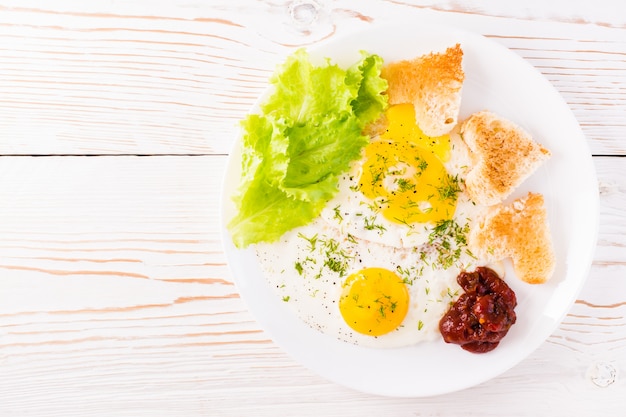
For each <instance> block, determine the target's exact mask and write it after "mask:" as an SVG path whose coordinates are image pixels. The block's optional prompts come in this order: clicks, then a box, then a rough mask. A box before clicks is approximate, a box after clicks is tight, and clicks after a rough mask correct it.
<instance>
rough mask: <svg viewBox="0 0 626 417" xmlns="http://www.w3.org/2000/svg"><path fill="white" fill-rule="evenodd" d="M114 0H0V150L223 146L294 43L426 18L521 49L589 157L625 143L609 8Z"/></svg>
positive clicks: (623, 37)
mask: <svg viewBox="0 0 626 417" xmlns="http://www.w3.org/2000/svg"><path fill="white" fill-rule="evenodd" d="M115 3H116V4H113V3H111V2H108V1H94V2H70V1H64V2H59V3H58V4H56V3H55V4H54V5H53V3H48V2H41V1H39V2H36V1H28V2H18V1H13V2H11V1H5V2H3V3H0V61H1V62H2V66H1V67H0V91H1V92H2V95H1V96H0V129H1V130H2V131H3V132H5V135H6V137H5V140H3V141H2V142H1V143H0V152H1V153H4V154H32V153H36V154H59V153H61V154H64V153H72V154H76V153H78V154H119V153H121V154H156V153H160V154H170V153H171V154H210V153H217V154H225V153H227V152H228V151H229V149H230V145H231V143H232V141H233V139H234V138H235V137H236V134H237V123H238V120H240V119H241V117H242V116H243V115H244V114H245V113H246V111H248V109H249V108H250V107H251V106H252V104H253V103H254V102H255V100H256V98H257V97H258V96H259V95H260V94H261V92H262V91H263V90H264V89H265V88H266V86H267V79H268V78H269V76H270V75H271V73H272V71H273V69H274V68H275V66H276V65H277V64H278V63H279V62H281V61H282V59H283V58H284V57H285V56H286V55H287V54H289V53H290V52H293V51H294V50H295V49H296V48H298V47H301V46H307V45H311V44H313V43H315V42H320V41H331V40H332V39H335V38H337V37H340V36H343V35H345V34H347V33H350V32H354V31H359V30H367V28H368V27H369V26H371V25H377V24H386V23H390V22H394V21H397V20H398V19H403V20H410V19H418V20H420V21H421V20H427V21H431V20H433V19H436V20H441V21H445V22H447V23H449V24H453V25H456V26H458V27H460V28H465V29H469V30H473V31H476V32H478V33H481V34H484V35H485V36H488V37H490V38H492V39H494V40H495V41H497V42H500V43H502V44H503V45H505V46H507V47H509V48H511V49H512V50H513V51H515V52H516V53H518V54H519V55H520V56H522V57H523V58H525V59H527V60H528V61H529V62H530V63H531V64H533V65H534V66H535V67H537V69H538V70H539V71H541V72H542V73H543V74H544V75H545V76H546V77H547V78H548V80H549V81H550V82H551V83H552V84H553V85H554V86H555V87H556V88H557V89H558V90H559V91H560V92H561V94H562V95H563V97H564V99H565V100H566V101H567V102H568V104H569V105H570V107H571V108H572V110H573V112H574V114H575V115H576V117H577V118H578V120H579V122H580V124H581V125H582V127H583V130H584V132H585V134H586V135H587V136H588V138H589V139H590V145H591V147H592V151H593V152H594V153H595V154H600V155H604V154H616V153H620V154H623V147H622V145H621V144H620V140H621V138H622V137H623V136H624V133H625V132H626V123H625V122H624V120H625V119H624V117H623V116H624V114H626V76H625V75H624V74H626V71H625V69H626V60H625V59H624V57H625V56H626V27H625V25H624V24H623V23H622V22H621V21H620V20H619V17H617V16H619V14H616V13H613V8H609V9H607V8H606V7H604V8H603V7H599V8H598V9H597V10H596V9H595V8H594V10H593V12H590V11H589V10H587V9H588V8H583V7H582V6H577V7H574V8H573V9H572V10H569V9H568V10H569V11H567V12H566V11H565V10H561V9H560V8H556V7H554V6H552V7H548V6H545V5H542V4H543V3H540V2H538V1H534V2H533V5H534V6H535V7H534V8H531V7H527V6H524V7H520V6H519V5H517V6H514V7H512V8H511V3H507V6H503V5H500V4H499V3H497V2H491V5H486V4H482V2H469V3H467V4H465V2H464V3H463V5H460V4H457V3H455V2H420V3H418V4H416V3H412V2H403V1H362V2H350V1H336V2H331V1H328V0H325V1H319V4H320V5H321V8H320V11H319V12H318V16H319V17H318V18H317V20H316V21H315V22H314V23H313V24H312V25H309V26H307V27H306V28H302V27H300V26H297V25H294V23H293V20H292V19H291V17H290V15H289V13H288V10H289V4H290V2H289V1H278V2H264V1H252V0H249V1H243V2H242V1H238V2H232V1H208V2H191V3H190V4H186V3H183V2H181V3H180V4H178V3H176V2H161V1H159V2H154V3H152V2H150V3H149V4H150V6H149V7H148V6H147V4H148V3H146V2H142V1H126V2H119V4H117V3H118V2H115ZM524 4H525V3H524ZM567 7H568V8H569V7H571V6H570V5H569V3H568V6H567ZM620 7H622V8H623V6H620ZM533 10H534V11H533ZM583 16H584V17H583ZM546 22H549V23H550V24H549V25H547V24H546ZM33 136H36V137H38V140H37V141H33V140H32V139H31V138H32V137H33Z"/></svg>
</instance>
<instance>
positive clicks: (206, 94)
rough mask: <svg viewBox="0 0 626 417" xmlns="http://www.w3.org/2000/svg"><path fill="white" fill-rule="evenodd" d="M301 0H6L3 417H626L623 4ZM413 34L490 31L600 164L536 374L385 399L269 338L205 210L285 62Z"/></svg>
mask: <svg viewBox="0 0 626 417" xmlns="http://www.w3.org/2000/svg"><path fill="white" fill-rule="evenodd" d="M311 1H313V0H311ZM315 2H316V5H317V6H318V9H317V11H315V10H314V9H315V8H313V9H312V8H307V7H308V6H303V7H301V8H295V9H294V6H297V5H298V3H299V0H294V1H293V2H292V1H285V0H273V1H262V0H242V1H237V0H168V1H161V0H159V1H148V0H144V1H141V0H132V1H131V0H109V1H104V0H92V1H79V0H55V1H43V0H42V1H34V0H1V1H0V155H1V156H0V416H3V417H4V416H7V417H14V416H64V417H70V416H81V417H83V416H107V417H111V416H151V417H154V416H272V417H273V416H331V415H337V416H342V417H348V416H370V415H371V416H379V415H385V416H422V415H437V416H459V415H465V416H470V415H472V416H505V415H506V416H539V415H550V416H568V417H570V416H623V415H624V413H626V249H625V248H626V214H625V207H626V158H625V157H626V6H624V3H623V2H622V1H620V0H615V1H602V0H599V1H594V2H569V1H566V0H561V1H553V2H547V1H540V0H527V1H523V2H521V1H517V2H505V1H487V2H483V1H464V2H456V1H440V2H437V1H409V0H387V1H383V0H380V1H364V0H362V1H348V0H338V1H331V0H315ZM290 6H291V8H290ZM315 12H316V13H317V17H316V18H314V17H315V16H314V13H315ZM411 17H415V18H418V17H419V18H424V17H426V18H429V17H437V18H445V19H447V20H449V22H450V23H451V24H454V25H457V26H459V27H461V28H465V29H469V30H473V31H475V32H477V33H481V34H483V35H486V36H488V37H489V38H491V39H493V40H495V41H497V42H499V43H501V44H503V45H505V46H507V47H509V48H511V49H512V50H513V51H514V52H516V53H517V54H519V55H520V56H522V57H524V58H525V59H527V60H528V61H529V62H530V63H531V64H533V65H535V66H536V67H537V68H538V69H539V70H540V71H541V72H542V73H543V74H545V76H546V77H547V78H548V79H549V80H550V81H551V82H552V83H553V84H554V86H555V87H556V88H557V89H558V90H559V91H560V92H561V94H562V95H563V97H564V98H565V100H566V101H567V102H568V104H569V105H570V106H571V108H572V110H573V111H574V113H575V116H576V117H577V119H578V120H579V122H580V124H581V126H582V128H583V130H584V132H585V134H586V136H587V139H588V141H589V145H590V147H591V150H592V153H593V155H594V161H595V166H596V169H597V173H598V178H599V188H600V193H601V212H600V235H599V241H598V246H597V252H596V255H595V261H594V263H593V266H592V267H591V271H590V273H589V276H588V280H587V282H586V285H585V286H584V288H583V290H582V292H581V294H580V295H579V297H578V299H577V301H576V303H575V304H574V305H573V307H572V308H571V311H570V312H569V314H568V315H567V316H566V318H565V320H564V321H563V323H562V324H561V326H560V327H559V328H558V329H557V330H556V331H555V332H554V334H553V335H552V336H550V338H549V339H548V340H547V341H546V342H545V343H544V344H543V345H542V346H541V347H540V348H539V349H538V350H537V351H536V352H534V353H533V354H532V355H531V356H530V357H528V358H527V359H526V360H524V361H523V362H521V363H520V364H519V365H518V366H516V367H514V368H513V369H511V370H510V371H508V372H506V373H504V374H503V375H501V376H500V377H498V378H496V379H494V380H491V381H489V382H486V383H484V384H482V385H480V386H477V387H474V388H471V389H468V390H465V391H461V392H457V393H454V394H450V395H447V396H443V397H434V398H425V399H392V398H382V397H376V396H371V395H365V394H362V393H359V392H354V391H352V390H350V389H347V388H343V387H341V386H336V385H334V384H333V383H330V382H328V381H326V380H324V379H323V378H321V377H319V376H317V375H315V374H313V373H312V372H311V371H309V370H307V369H305V368H304V367H302V366H301V365H299V364H298V363H296V362H295V361H294V360H292V359H291V358H290V357H289V356H288V355H287V354H286V353H285V352H283V351H282V350H281V349H280V348H279V347H278V346H276V345H275V344H274V343H273V342H272V341H271V340H270V339H269V337H268V336H267V334H266V333H264V331H263V330H262V329H261V328H260V327H259V325H258V324H257V323H256V322H255V320H254V318H253V317H252V316H251V315H250V314H249V313H248V311H247V310H246V307H245V304H244V302H243V301H242V300H241V299H240V298H239V296H238V292H237V288H236V287H235V286H234V285H233V282H232V279H231V275H230V272H229V270H228V267H227V265H226V263H225V256H224V254H223V251H222V248H221V242H220V234H219V220H218V205H219V202H218V197H219V193H220V183H221V181H222V176H223V169H224V167H225V163H226V159H227V153H228V151H229V149H230V146H231V144H232V142H233V140H234V139H235V137H236V133H237V123H238V120H239V119H241V118H242V117H243V116H244V114H245V113H246V112H247V111H248V109H249V108H250V106H251V105H252V103H253V102H254V101H255V99H256V97H257V96H258V94H259V93H260V92H261V91H263V89H264V88H265V86H266V81H267V78H268V77H269V75H270V74H271V72H272V70H273V69H274V67H275V65H276V64H277V63H279V62H280V61H282V59H283V58H284V57H285V56H286V55H288V54H289V53H291V52H293V51H294V50H295V49H296V48H298V47H300V46H309V45H313V44H315V43H316V42H319V41H321V40H324V39H329V38H332V37H336V36H341V35H344V34H348V33H352V32H355V31H359V30H364V29H367V28H368V27H369V26H370V25H373V24H378V23H382V22H391V21H394V20H397V19H399V18H405V19H406V18H411ZM573 227H575V225H573Z"/></svg>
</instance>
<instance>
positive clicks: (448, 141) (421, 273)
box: [256, 104, 484, 347]
mask: <svg viewBox="0 0 626 417" xmlns="http://www.w3.org/2000/svg"><path fill="white" fill-rule="evenodd" d="M414 115H415V112H414V109H413V106H412V105H410V104H402V105H395V106H391V107H389V108H388V110H387V111H386V113H385V117H386V130H385V131H384V132H381V133H380V134H379V135H377V136H376V137H374V138H373V139H372V140H371V141H370V143H369V144H368V145H367V146H366V147H365V148H364V150H363V153H362V157H361V159H359V160H358V161H355V162H354V163H353V164H352V166H351V168H350V170H349V171H348V172H347V173H345V174H344V175H343V176H342V177H341V178H340V181H339V184H338V187H339V191H338V193H337V195H336V197H335V198H334V199H332V200H331V201H330V202H329V203H328V204H327V206H326V208H325V209H324V210H323V211H322V214H321V216H320V217H318V218H317V219H316V220H314V221H313V222H312V223H310V224H308V225H306V226H303V227H300V228H297V229H294V230H291V231H289V232H287V233H286V234H285V235H283V236H282V237H281V239H280V240H279V242H276V243H271V244H268V243H263V244H258V245H257V246H256V251H257V257H258V259H259V261H260V264H261V267H262V269H263V272H264V275H265V277H266V278H267V280H268V282H269V283H270V285H272V286H273V287H274V288H275V289H276V292H277V294H278V296H279V297H280V299H282V301H284V302H286V303H288V305H289V306H290V307H291V308H292V309H293V311H294V312H295V313H296V314H297V315H298V316H299V317H300V318H301V319H302V320H304V321H305V322H306V323H307V324H309V325H310V326H311V327H313V328H315V329H318V330H320V331H322V332H324V333H327V334H329V335H331V336H332V337H336V338H339V339H341V340H344V341H347V342H350V343H355V344H359V345H364V346H373V347H399V346H406V345H411V344H415V343H419V342H421V341H426V340H433V339H434V338H436V337H438V335H439V331H438V322H439V319H440V318H441V317H442V316H443V314H444V313H445V312H446V311H447V309H448V307H449V305H450V304H451V303H452V302H454V300H455V299H456V298H457V297H458V295H459V294H460V291H461V289H460V287H459V285H458V284H457V283H456V277H457V275H458V274H459V272H460V271H462V270H471V269H473V268H474V267H475V266H477V265H479V264H481V262H480V261H479V260H477V259H475V257H474V256H473V254H472V253H471V252H470V251H469V250H468V249H467V247H466V244H467V239H466V235H467V232H468V231H469V227H470V223H471V222H472V219H474V218H475V217H476V216H477V214H479V213H478V211H479V210H480V208H479V207H476V206H475V205H474V204H472V202H471V201H470V199H469V198H468V196H467V195H466V194H465V192H464V190H463V178H464V176H465V173H466V171H467V167H468V166H470V165H471V163H470V162H471V161H470V160H469V152H468V151H467V149H466V147H465V145H464V143H463V142H462V140H461V139H460V137H459V136H458V134H457V133H456V132H455V131H453V132H451V133H450V134H449V135H445V136H441V137H436V138H433V137H428V136H426V135H424V134H423V133H422V132H421V130H420V129H419V127H417V126H416V124H415V116H414ZM482 264H484V263H482Z"/></svg>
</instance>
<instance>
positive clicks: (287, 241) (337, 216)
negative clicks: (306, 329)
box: [228, 45, 554, 352]
mask: <svg viewBox="0 0 626 417" xmlns="http://www.w3.org/2000/svg"><path fill="white" fill-rule="evenodd" d="M462 57H463V51H462V49H461V47H460V45H455V46H453V47H451V48H448V49H447V50H446V51H445V52H433V53H430V54H427V55H424V56H420V57H416V58H415V59H413V60H410V61H400V62H391V63H383V61H382V59H381V58H380V57H379V56H377V55H370V54H367V53H365V52H363V53H362V57H361V60H359V61H358V62H357V63H355V64H354V65H353V66H351V67H349V68H348V69H342V68H339V67H338V66H336V65H333V64H331V63H330V61H328V60H327V61H325V62H324V64H322V65H321V66H314V65H312V64H311V63H310V61H309V58H308V55H307V54H306V52H304V51H303V50H300V51H298V52H296V53H295V54H294V55H293V56H292V57H290V58H288V59H287V61H286V62H285V63H284V64H283V65H282V66H280V67H279V69H278V71H277V73H276V74H275V75H274V76H273V77H272V79H271V81H272V84H273V87H274V88H273V90H272V94H271V95H270V96H269V98H268V100H267V101H266V102H265V103H263V104H262V105H261V106H260V113H259V114H251V115H249V116H248V117H247V118H246V120H245V121H244V122H243V124H242V126H243V128H244V134H243V139H242V148H243V150H242V175H241V185H240V188H239V190H238V193H237V195H236V196H235V198H234V201H235V204H236V206H237V213H236V214H235V216H234V217H233V218H232V219H231V220H230V223H229V224H228V228H229V230H230V233H231V236H232V239H233V242H234V243H235V245H236V246H237V247H239V248H245V247H248V246H252V247H253V249H254V252H255V254H256V256H257V259H258V260H259V264H260V267H261V269H262V271H263V274H264V276H265V278H266V280H267V281H268V283H269V284H270V285H271V286H272V287H274V289H275V291H276V293H277V296H278V297H279V299H282V301H284V302H285V303H287V304H288V305H289V306H290V307H291V308H292V309H293V311H294V313H295V314H297V315H298V316H299V317H300V318H301V319H302V320H303V321H304V322H306V323H307V324H308V325H309V326H311V327H312V328H315V329H318V330H320V331H321V332H323V333H326V334H328V335H331V336H333V337H335V338H338V339H340V340H343V341H347V342H350V343H354V344H358V345H364V346H372V347H399V346H406V345H411V344H415V343H419V342H423V341H431V340H435V339H437V338H441V337H442V335H443V336H444V338H446V341H449V342H452V343H458V344H461V345H466V346H464V348H465V349H466V350H470V351H473V352H485V351H488V350H491V349H492V348H494V347H495V346H496V345H497V342H498V341H499V340H500V338H501V337H503V336H504V335H505V334H506V333H507V331H508V328H509V327H510V326H511V325H512V324H513V323H514V322H515V313H514V311H513V310H514V308H515V305H516V299H515V294H514V293H513V292H512V290H510V288H508V286H506V284H505V283H504V281H502V280H501V279H500V278H499V275H502V274H503V272H504V268H503V266H502V263H501V262H500V261H502V260H503V259H505V258H507V257H511V258H512V260H513V264H514V268H515V271H516V273H517V274H518V276H520V277H521V278H522V279H523V280H525V281H526V282H542V281H545V280H546V279H547V278H548V277H549V275H550V273H551V271H552V268H553V265H554V254H553V252H552V247H551V246H550V245H549V243H550V240H549V238H550V235H549V230H548V228H547V219H546V213H545V209H544V208H543V199H542V198H541V196H540V195H539V194H530V195H529V196H528V198H526V199H523V200H519V201H517V202H515V203H513V205H511V206H502V205H496V206H492V205H493V204H497V203H500V202H501V201H502V200H503V199H504V198H505V197H506V196H507V195H509V193H510V192H511V191H512V190H513V189H514V188H515V187H516V186H517V185H519V184H520V183H521V182H522V181H523V180H524V179H525V178H526V177H527V176H529V175H530V174H531V173H532V171H533V170H534V169H535V168H536V166H537V165H538V164H539V163H541V162H542V161H543V160H545V159H546V158H547V156H548V155H549V152H548V151H547V150H546V149H544V148H543V147H541V146H540V145H537V144H536V143H535V142H534V141H532V139H530V137H529V136H528V135H527V134H525V133H524V132H523V131H522V130H521V129H520V128H518V127H517V126H515V125H513V124H512V123H511V122H509V121H507V120H504V119H502V118H500V117H498V116H495V115H493V114H492V113H488V112H479V113H476V114H474V115H472V116H471V117H470V118H469V119H468V120H467V121H466V122H464V123H463V125H462V127H461V128H460V129H459V125H458V123H457V122H458V115H459V109H460V102H461V90H462V86H463V80H464V78H465V74H464V72H463V68H462ZM459 131H460V132H461V133H462V134H463V137H461V135H460V134H459ZM466 143H467V144H466ZM518 156H521V157H522V159H521V160H518V159H517V157H518ZM520 162H521V163H520ZM519 165H521V166H519ZM500 183H503V184H504V185H505V187H501V186H500V185H501V184H500ZM542 262H543V263H542ZM542 265H543V266H542ZM487 266H488V267H489V268H486V267H487ZM486 289H488V290H489V291H487V290H486ZM451 306H452V308H451ZM491 307H494V308H497V309H498V312H499V313H503V315H498V314H499V313H498V314H489V312H488V311H483V312H482V313H481V311H482V310H481V309H483V308H486V309H489V308H491ZM463 309H465V310H467V311H470V310H471V311H470V312H469V313H468V314H470V316H467V314H466V315H465V316H464V317H465V318H463V320H460V321H459V320H457V319H458V317H457V316H458V315H457V316H455V312H459V311H462V310H463ZM442 317H445V318H446V319H442ZM455 317H456V318H455ZM466 319H467V320H466ZM444 322H445V323H448V324H446V325H442V323H444ZM475 323H478V324H479V326H478V327H476V325H475ZM446 326H447V327H446ZM450 326H452V327H454V329H455V331H456V333H455V334H452V333H453V332H452V333H451V332H450V330H451V327H450ZM464 326H465V327H464ZM444 328H445V330H442V329H444ZM478 333H480V334H478ZM459 335H460V336H459ZM459 337H461V339H459Z"/></svg>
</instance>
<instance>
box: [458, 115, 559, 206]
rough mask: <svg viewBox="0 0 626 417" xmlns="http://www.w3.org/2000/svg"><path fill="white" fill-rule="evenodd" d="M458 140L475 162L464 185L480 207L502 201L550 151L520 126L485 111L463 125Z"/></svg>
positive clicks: (472, 116) (548, 155)
mask: <svg viewBox="0 0 626 417" xmlns="http://www.w3.org/2000/svg"><path fill="white" fill-rule="evenodd" d="M461 137H462V138H463V140H464V141H465V143H466V144H467V146H468V147H469V148H470V150H471V151H472V153H473V156H474V158H475V159H476V160H477V163H476V165H475V166H474V167H473V168H472V170H471V171H470V172H469V173H468V174H467V177H466V178H465V186H466V188H467V192H468V194H469V195H470V197H471V198H472V200H473V201H474V202H476V203H477V204H481V205H486V206H489V205H492V204H497V203H500V202H501V201H503V200H504V199H505V198H506V197H508V196H509V195H510V194H511V192H513V190H515V189H516V188H517V187H518V186H519V185H520V184H521V183H522V182H523V181H524V180H525V179H526V178H528V177H529V176H530V175H531V174H532V173H533V172H534V171H535V170H536V169H537V167H538V166H539V165H541V164H542V163H543V162H544V161H545V160H546V159H548V158H549V157H550V151H549V150H547V149H546V148H544V147H543V146H541V145H539V144H538V143H536V142H535V141H534V140H533V138H532V137H531V136H530V134H528V133H527V132H526V131H524V130H523V129H522V128H521V127H519V126H517V125H516V124H514V123H513V122H511V121H509V120H506V119H504V118H502V117H500V116H498V115H496V114H494V113H492V112H488V111H481V112H478V113H474V114H472V115H471V116H470V117H469V119H467V120H466V121H465V122H463V124H462V125H461Z"/></svg>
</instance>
